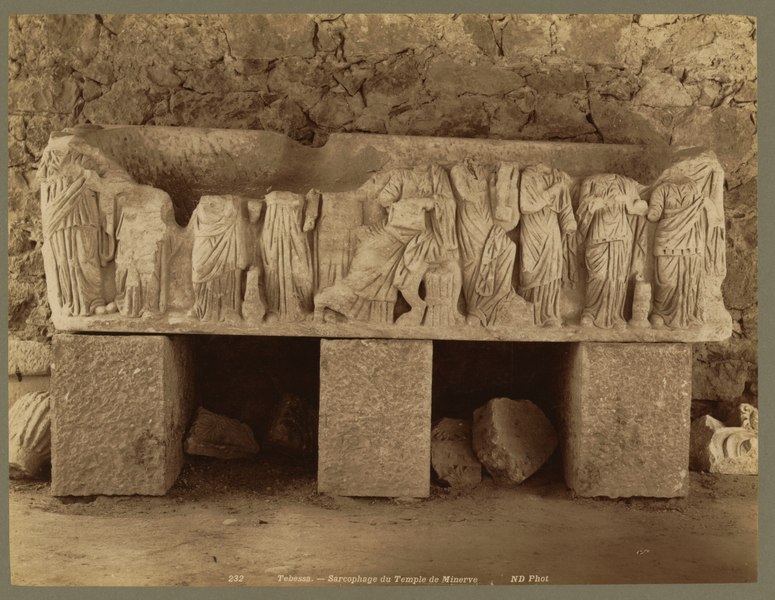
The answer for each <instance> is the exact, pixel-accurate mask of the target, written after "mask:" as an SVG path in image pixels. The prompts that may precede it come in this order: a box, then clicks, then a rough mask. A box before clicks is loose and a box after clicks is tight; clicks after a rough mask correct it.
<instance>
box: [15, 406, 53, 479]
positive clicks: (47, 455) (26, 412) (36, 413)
mask: <svg viewBox="0 0 775 600" xmlns="http://www.w3.org/2000/svg"><path fill="white" fill-rule="evenodd" d="M49 403H50V398H49V394H48V392H32V393H29V394H25V395H24V396H22V397H21V398H19V399H18V400H17V401H16V402H14V404H13V405H12V406H11V408H10V410H9V411H8V463H9V471H10V476H11V478H12V479H19V478H24V477H36V476H37V475H38V474H39V473H40V471H41V469H42V468H43V467H44V466H45V465H46V464H47V463H49V462H50V461H51V415H50V413H49Z"/></svg>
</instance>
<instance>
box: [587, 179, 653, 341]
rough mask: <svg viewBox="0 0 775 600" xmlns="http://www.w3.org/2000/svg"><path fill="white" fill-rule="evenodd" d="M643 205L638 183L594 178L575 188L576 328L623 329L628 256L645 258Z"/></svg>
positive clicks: (628, 274)
mask: <svg viewBox="0 0 775 600" xmlns="http://www.w3.org/2000/svg"><path fill="white" fill-rule="evenodd" d="M647 210H648V204H646V202H645V201H643V200H641V199H640V195H639V184H638V183H637V182H636V181H633V180H632V179H629V178H627V177H623V176H621V175H594V176H592V177H587V178H586V179H585V180H584V183H583V184H582V186H581V200H580V202H579V207H578V211H577V217H578V227H579V237H580V239H582V240H584V241H585V242H586V245H585V251H584V261H585V264H586V267H587V291H586V301H585V304H584V310H583V312H582V313H581V325H582V326H585V327H589V326H592V325H593V324H594V325H595V326H597V327H602V328H610V327H625V326H626V321H625V317H624V301H625V298H626V296H627V287H628V284H629V280H630V273H631V269H632V266H633V257H634V256H635V255H636V254H639V255H640V256H642V255H643V254H644V253H645V244H646V240H645V235H644V233H645V227H644V225H645V222H644V220H643V219H642V218H639V217H642V216H645V215H646V212H647Z"/></svg>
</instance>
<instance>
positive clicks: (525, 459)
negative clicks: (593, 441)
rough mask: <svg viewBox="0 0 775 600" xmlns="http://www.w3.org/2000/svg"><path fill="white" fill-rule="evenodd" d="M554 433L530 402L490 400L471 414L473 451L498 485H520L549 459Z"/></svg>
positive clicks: (555, 444)
mask: <svg viewBox="0 0 775 600" xmlns="http://www.w3.org/2000/svg"><path fill="white" fill-rule="evenodd" d="M557 441H558V440H557V434H556V433H555V431H554V427H553V426H552V424H551V423H550V422H549V419H547V418H546V415H545V414H544V413H543V412H542V411H541V409H540V408H538V407H537V406H536V405H535V404H533V403H532V402H531V401H530V400H511V399H509V398H493V399H492V400H490V401H489V402H488V403H487V404H485V405H484V406H482V407H481V408H478V409H477V410H475V411H474V425H473V448H474V451H475V452H476V455H477V457H478V458H479V460H480V461H481V463H482V464H483V465H484V467H485V468H486V469H487V472H488V473H490V475H492V477H493V479H494V480H495V481H496V483H499V484H501V485H508V484H516V483H522V482H523V481H524V480H525V479H527V478H528V477H530V476H531V475H532V474H533V473H535V472H536V471H537V470H538V469H540V468H541V466H542V465H543V464H544V463H545V462H546V461H547V460H548V459H549V457H550V456H551V455H552V453H553V452H554V450H555V448H556V447H557Z"/></svg>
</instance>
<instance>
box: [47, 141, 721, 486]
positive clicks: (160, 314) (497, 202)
mask: <svg viewBox="0 0 775 600" xmlns="http://www.w3.org/2000/svg"><path fill="white" fill-rule="evenodd" d="M39 178H40V183H41V203H42V212H43V227H44V236H45V243H44V246H43V255H44V262H45V269H46V278H47V283H48V294H49V302H50V305H51V309H52V318H53V321H54V324H55V325H56V327H57V329H58V330H60V331H61V332H84V333H91V334H132V335H135V334H145V335H148V334H153V335H155V336H158V337H163V336H169V335H171V336H173V337H174V339H176V340H178V339H180V337H177V336H176V335H175V334H208V335H210V334H227V335H250V336H307V337H318V338H367V339H363V340H351V341H349V342H346V343H345V342H344V341H340V342H337V341H336V340H331V339H326V340H324V343H323V345H322V346H321V415H320V441H319V444H320V447H319V450H320V452H319V460H320V468H319V473H320V481H319V484H320V487H321V490H322V491H329V492H332V493H342V494H347V495H387V496H401V495H413V496H422V495H427V489H428V485H429V481H428V470H429V462H430V418H431V410H430V402H431V388H430V379H431V371H432V342H431V341H430V340H434V339H447V340H489V341H505V342H533V341H544V342H547V341H548V342H568V343H573V344H575V345H576V346H577V351H574V352H572V353H570V355H569V356H570V358H569V359H568V368H567V377H566V382H565V386H564V391H563V392H562V396H563V399H564V406H565V408H564V409H563V410H564V417H563V421H564V426H565V428H566V430H565V432H564V441H563V444H564V452H565V455H566V459H565V463H566V479H567V480H568V483H569V485H570V486H571V487H572V488H573V489H574V490H576V491H577V492H578V493H581V494H583V495H589V496H595V495H607V496H619V495H654V496H673V495H682V494H684V493H686V481H687V472H688V431H689V403H690V399H691V394H690V386H691V383H690V382H691V364H690V352H689V346H688V343H691V342H698V341H710V340H722V339H725V338H727V337H729V336H730V335H731V329H732V322H731V318H730V315H729V313H728V312H727V311H726V309H725V308H724V305H723V302H722V298H721V283H722V281H723V278H724V276H725V269H726V263H725V235H724V207H723V185H724V174H723V170H722V168H721V166H720V164H719V162H718V161H717V160H716V158H715V156H714V155H713V154H712V153H711V152H708V151H703V150H699V149H681V150H672V149H670V150H668V149H665V148H651V147H642V146H621V145H601V144H558V143H537V142H507V141H492V140H473V139H450V138H422V137H411V138H410V137H400V136H380V135H361V134H334V135H332V136H331V137H330V139H329V140H328V142H327V143H326V145H325V146H323V147H321V148H310V147H305V146H301V145H299V144H297V143H295V142H293V141H291V140H289V139H287V138H285V137H284V136H281V135H279V134H274V133H270V132H263V131H237V130H234V131H231V130H206V129H186V128H168V127H105V128H101V127H84V128H79V129H74V130H68V131H65V132H62V133H59V134H55V135H52V137H51V140H50V142H49V145H48V147H47V148H46V150H45V153H44V155H43V159H42V162H41V168H40V172H39ZM61 337H62V338H63V339H66V340H67V341H66V342H61V343H60V344H59V347H60V348H61V347H65V346H67V347H70V348H73V347H74V346H73V345H74V344H75V345H77V343H76V342H74V340H77V339H78V336H70V335H65V336H61ZM99 337H100V338H103V337H104V336H99ZM182 337H185V336H182ZM104 339H109V338H107V337H104ZM410 340H413V341H410ZM607 342H617V343H623V342H629V343H633V342H638V343H639V344H638V349H637V352H636V353H635V354H633V357H634V358H633V359H632V360H633V361H635V363H636V365H635V366H634V367H633V368H628V367H627V364H628V363H627V361H626V360H625V361H624V362H622V360H623V359H622V357H624V356H629V354H628V352H629V351H630V350H633V351H634V350H635V348H634V347H627V345H626V344H623V345H621V346H620V345H619V344H616V345H614V344H611V345H610V346H606V344H605V343H607ZM662 342H670V344H661V343H662ZM176 343H177V342H176ZM386 344H387V345H386ZM108 345H109V344H108ZM105 347H107V346H105ZM148 347H149V348H151V347H153V346H152V345H149V346H148ZM159 347H160V348H162V347H164V348H167V346H165V345H164V344H162V345H161V346H159ZM169 347H170V348H174V347H176V346H175V344H173V345H172V346H169ZM84 348H86V345H84ZM85 351H86V350H85ZM165 352H167V350H165ZM71 354H72V352H71ZM168 354H169V352H168ZM636 355H637V356H636ZM59 356H60V357H61V359H62V362H63V364H67V365H68V366H67V368H68V369H70V371H68V372H72V369H73V365H72V364H69V363H68V356H65V355H64V354H62V353H61V352H60V354H59ZM165 356H166V358H165V360H166V361H167V362H168V363H169V364H170V365H175V366H174V369H175V372H176V373H178V374H179V373H185V372H187V371H186V369H187V368H188V366H187V365H188V364H189V362H190V361H188V359H186V358H185V357H184V358H174V357H170V356H168V355H165ZM607 356H608V357H609V358H608V359H607V358H606V357H607ZM337 357H345V358H346V360H347V361H349V363H348V364H347V365H338V364H337V360H338V358H337ZM601 357H602V358H601ZM124 358H125V359H126V356H124ZM609 359H610V360H609ZM74 360H78V358H77V357H76V358H74ZM343 360H344V359H343ZM70 362H72V361H70ZM109 362H110V361H109ZM638 362H640V363H641V367H642V368H637V363H638ZM350 363H352V364H350ZM354 363H358V364H357V365H354ZM165 364H166V363H165ZM609 364H610V365H614V364H615V365H618V366H616V367H615V368H616V369H617V373H615V374H613V375H612V374H611V373H610V372H609V368H608V367H609ZM115 366H116V368H117V369H121V373H123V372H124V369H125V368H129V367H130V366H131V365H126V363H125V361H124V362H122V363H121V364H120V365H119V364H116V365H115ZM355 366H357V369H356V368H354V367H355ZM170 368H172V367H170ZM612 368H613V367H612ZM661 372H665V373H668V372H669V377H667V376H665V377H663V379H664V381H662V384H661V385H659V386H651V385H650V378H654V377H656V376H657V374H658V373H661ZM367 373H373V376H368V377H366V378H365V379H363V376H364V374H367ZM391 373H395V374H396V375H395V376H394V375H391ZM359 377H360V379H359ZM614 377H618V378H620V379H621V380H622V382H623V387H622V388H621V389H622V390H626V391H625V392H617V391H616V390H617V389H619V388H617V386H616V385H608V384H607V383H606V382H605V379H606V378H614ZM183 379H185V377H183V376H178V377H177V379H176V386H177V387H176V388H175V389H184V387H185V386H184V384H183V383H182V381H183ZM399 379H400V380H401V382H400V383H401V384H400V385H399V384H398V380H399ZM668 379H669V381H668ZM63 381H65V379H63ZM66 381H68V382H70V381H72V378H68V379H67V380H66ZM154 381H155V380H154ZM56 382H57V369H56V368H55V369H54V385H55V386H56ZM666 382H667V383H666ZM159 386H160V387H159V394H158V396H159V402H160V403H161V405H163V406H165V407H166V406H172V408H169V410H172V411H173V412H174V413H175V414H176V415H177V416H176V417H175V419H173V420H174V422H175V424H176V428H177V429H176V431H178V429H180V427H179V425H180V422H181V420H185V418H184V417H185V415H186V414H189V413H190V410H191V406H190V405H189V404H187V403H185V402H183V401H181V402H180V403H178V404H175V402H174V401H173V400H171V399H170V398H171V397H172V396H174V395H175V393H176V392H174V390H173V391H170V389H169V386H166V387H165V385H163V383H159ZM364 390H369V391H370V392H369V393H370V396H368V397H366V396H364V393H365V392H364ZM407 390H416V391H415V393H413V394H409V393H408V391H407ZM641 390H648V393H646V394H645V396H644V397H643V398H641V397H639V395H638V394H639V393H640V391H641ZM57 394H60V395H64V394H65V390H59V391H57V390H56V389H55V390H54V397H56V396H57ZM405 394H406V395H407V397H406V400H405V401H404V400H403V396H404V395H405ZM622 394H624V395H626V397H624V396H623V395H622ZM641 395H643V394H641ZM383 396H384V397H383ZM170 403H172V404H170ZM53 405H54V409H53V413H54V417H53V422H57V414H56V410H57V409H56V406H57V403H56V402H54V403H53ZM625 405H626V407H628V408H623V407H624V406H625ZM61 406H64V404H61ZM359 407H360V408H359ZM165 410H168V409H165ZM611 411H613V412H611ZM324 412H326V413H327V414H323V413H324ZM343 412H345V413H347V414H348V415H351V418H344V419H343V418H342V417H341V413H343ZM137 414H138V415H140V417H142V418H144V412H143V410H142V409H138V410H137ZM617 414H618V415H620V416H621V415H624V414H630V415H631V416H632V419H634V421H635V422H642V421H648V420H649V419H652V418H654V419H659V420H661V419H667V420H670V421H671V422H672V423H673V424H674V430H675V432H674V435H671V436H663V437H665V438H666V439H661V438H660V440H659V443H658V447H652V446H650V445H649V443H648V441H647V440H641V441H640V442H639V444H637V445H636V447H631V446H632V443H631V442H632V439H633V436H632V435H631V433H632V432H631V431H629V430H628V429H627V428H628V427H631V426H632V422H631V420H630V419H624V420H623V419H621V418H616V415H617ZM611 415H614V416H613V417H612V416H611ZM359 419H362V420H363V421H362V422H359ZM402 419H403V421H402ZM388 420H389V421H390V424H391V426H390V427H389V428H387V429H386V433H384V435H382V436H381V438H382V439H381V445H380V444H379V443H377V445H376V446H374V445H369V444H367V445H365V446H364V443H363V436H359V435H358V432H359V431H362V430H364V428H367V424H368V427H372V428H373V426H374V423H380V422H387V421H388ZM59 422H64V420H63V419H62V418H61V416H60V418H59ZM409 431H411V432H412V434H411V435H409V436H404V434H405V433H406V432H409ZM138 432H139V433H138ZM135 433H136V434H137V435H140V433H142V432H140V430H139V429H137V430H135ZM57 436H59V439H60V442H58V441H57V439H58V438H57ZM65 437H67V433H66V432H63V431H60V432H58V433H57V432H55V433H54V442H53V449H52V452H53V454H54V456H55V461H54V463H55V464H58V463H59V464H63V461H64V462H66V460H65V459H64V458H63V457H62V456H61V453H62V452H65V449H69V448H70V446H72V444H71V443H69V442H67V443H66V442H65V441H63V440H64V439H65ZM179 437H180V435H179V434H177V433H176V435H175V436H173V437H171V438H170V439H169V440H167V439H165V440H164V444H165V447H168V446H170V445H173V446H176V445H177V444H178V443H179V442H180V440H179V439H178V438H179ZM404 437H406V439H408V440H409V442H407V443H403V442H402V440H403V439H404ZM379 438H380V435H377V434H376V433H375V436H374V439H379ZM133 443H135V442H134V441H132V440H130V441H128V442H127V444H129V445H131V444H133ZM407 444H408V445H407ZM58 448H59V451H60V456H59V457H57V449H58ZM611 449H613V450H616V452H613V453H612V452H611ZM617 452H618V454H617ZM178 454H179V453H177V452H176V451H175V452H172V453H171V454H170V456H172V457H173V458H172V459H170V460H172V462H169V461H168V462H167V463H165V465H164V468H163V469H162V471H163V476H160V477H161V478H160V479H159V481H158V482H152V485H151V484H146V483H147V482H146V483H144V484H143V486H139V487H138V489H142V490H146V489H154V490H159V489H160V490H162V493H163V490H164V489H166V487H168V486H169V484H170V473H174V472H175V468H176V466H175V464H176V463H175V460H178V458H176V457H178ZM410 455H411V457H413V458H412V459H411V460H414V464H413V465H411V466H410V467H407V468H406V469H404V468H397V467H396V464H395V463H394V462H393V459H395V460H396V461H399V460H400V461H405V462H406V461H407V460H410V458H409V456H410ZM600 456H619V457H620V458H619V459H617V461H615V462H617V464H620V465H627V467H626V469H625V471H626V473H624V471H622V474H621V475H620V474H619V471H621V469H619V470H617V469H614V468H613V467H612V468H611V469H602V470H601V469H599V468H597V469H596V468H595V467H594V465H591V464H590V461H594V460H596V459H595V457H600ZM354 457H357V460H355V459H354ZM665 457H666V459H665V460H663V458H665ZM411 460H410V462H411ZM178 462H179V460H178ZM638 465H641V466H642V467H643V473H644V476H643V477H641V478H638V477H637V476H634V475H633V471H637V469H638ZM598 466H599V465H598ZM178 467H179V465H178ZM660 468H664V470H666V471H667V473H666V474H665V475H664V476H661V477H660V476H655V475H654V472H655V471H654V470H655V469H657V470H658V469H660ZM407 473H410V475H407ZM591 473H592V474H591ZM56 477H57V474H56V472H54V478H55V480H56ZM407 477H408V478H409V479H406V478H407ZM655 477H656V479H655ZM55 487H56V488H57V489H58V490H61V493H62V494H68V493H87V492H84V490H87V489H88V484H84V482H83V481H81V480H79V481H78V486H76V487H73V486H70V487H68V485H67V483H66V482H62V481H60V482H57V484H56V486H55ZM116 489H117V490H119V491H115V490H114V491H112V492H111V491H110V490H108V491H107V492H105V491H104V490H102V488H100V490H101V491H102V492H103V493H126V490H127V489H131V486H129V488H128V487H127V486H126V485H122V487H120V488H116Z"/></svg>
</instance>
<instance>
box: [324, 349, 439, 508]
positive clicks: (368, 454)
mask: <svg viewBox="0 0 775 600" xmlns="http://www.w3.org/2000/svg"><path fill="white" fill-rule="evenodd" d="M432 344H433V343H432V342H430V341H425V340H421V341H410V340H373V339H366V340H322V341H321V346H320V421H319V423H320V424H319V428H320V429H319V432H320V433H319V448H318V491H319V492H321V493H327V494H337V495H341V496H387V497H395V496H409V497H426V496H428V494H429V493H430V450H431V439H430V436H431V373H432V370H433V345H432Z"/></svg>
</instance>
